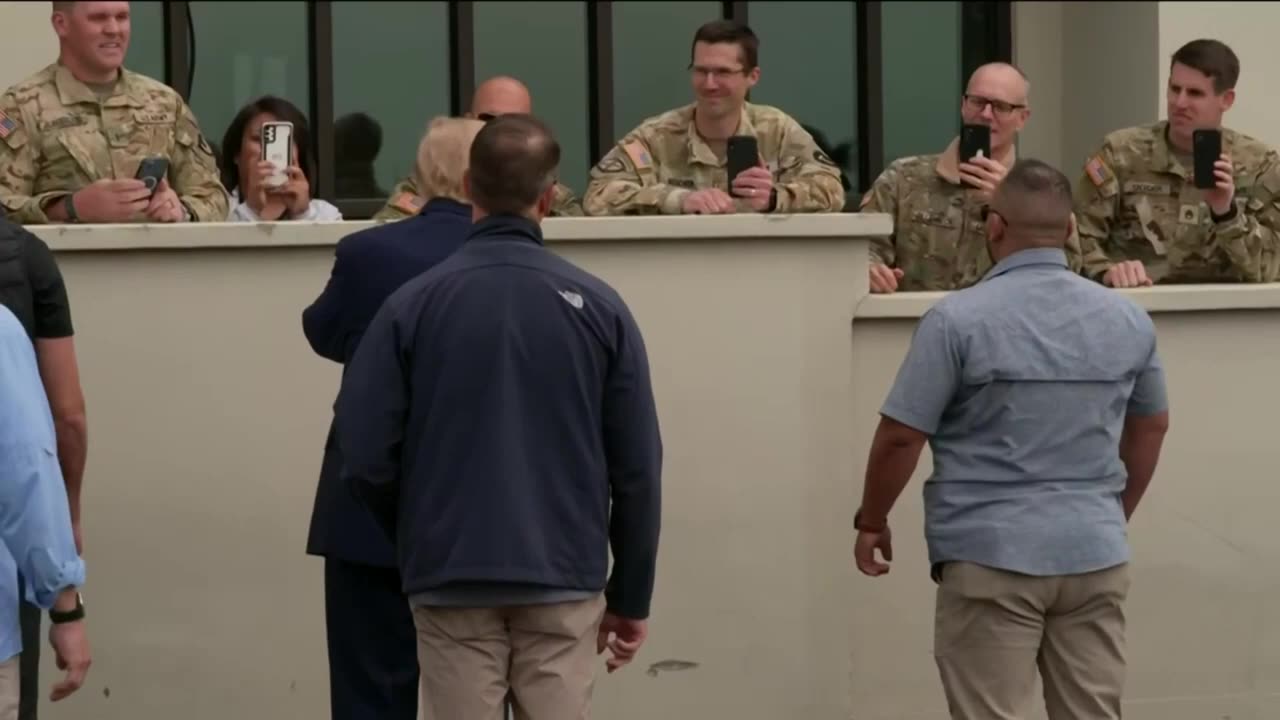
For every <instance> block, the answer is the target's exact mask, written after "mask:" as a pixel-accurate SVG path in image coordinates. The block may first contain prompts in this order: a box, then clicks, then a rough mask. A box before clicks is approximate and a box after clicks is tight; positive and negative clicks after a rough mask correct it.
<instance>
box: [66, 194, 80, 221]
mask: <svg viewBox="0 0 1280 720" xmlns="http://www.w3.org/2000/svg"><path fill="white" fill-rule="evenodd" d="M74 197H75V193H67V194H66V195H63V196H62V209H63V210H65V211H66V213H67V222H69V223H78V222H80V216H79V215H77V214H76V203H75V200H73V199H72V198H74Z"/></svg>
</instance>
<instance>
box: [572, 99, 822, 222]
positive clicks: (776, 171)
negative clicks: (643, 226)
mask: <svg viewBox="0 0 1280 720" xmlns="http://www.w3.org/2000/svg"><path fill="white" fill-rule="evenodd" d="M694 107H695V105H692V104H690V105H686V106H685V107H682V108H678V109H676V110H671V111H669V112H666V113H663V114H662V115H658V116H656V117H652V118H649V119H648V120H645V121H644V122H643V123H641V124H640V126H639V127H637V128H636V129H635V130H632V131H631V133H630V134H628V135H627V136H626V137H624V138H623V139H622V140H621V141H620V142H618V144H617V145H616V146H615V147H614V148H613V149H612V150H610V151H609V152H608V154H606V155H605V156H604V157H603V158H602V159H601V160H600V162H599V163H597V164H596V166H595V167H594V168H592V170H591V182H590V184H589V185H588V186H587V192H586V193H585V194H584V195H583V198H582V206H583V209H584V210H586V213H587V214H588V215H639V214H644V215H648V214H667V215H678V214H680V213H681V212H682V203H683V202H684V198H685V196H686V195H688V194H689V193H690V192H692V191H694V190H703V189H707V188H719V189H720V190H723V191H725V192H726V193H727V192H729V179H728V173H727V171H726V169H725V161H724V160H722V159H721V158H718V157H716V154H715V152H714V151H713V150H712V149H711V146H710V145H708V144H707V143H706V141H705V140H703V139H702V137H701V136H699V135H698V131H697V129H696V128H695V127H694V124H693V111H694ZM736 134H738V135H753V136H755V138H756V144H757V147H758V148H759V151H760V156H761V158H763V159H764V162H765V164H766V165H767V166H768V168H769V170H770V171H772V172H773V178H774V184H775V186H776V188H777V191H778V202H777V207H776V208H775V210H774V212H778V213H802V212H840V211H841V210H842V209H843V208H844V186H843V185H841V183H840V168H839V167H837V166H836V164H835V163H834V162H833V161H832V160H831V158H829V157H827V156H826V154H825V153H823V152H822V150H820V149H818V145H817V143H815V142H814V141H813V136H811V135H810V134H809V133H807V132H805V130H804V128H802V127H800V124H799V123H797V122H796V121H795V120H793V119H792V118H791V117H790V116H789V115H787V114H786V113H784V112H782V111H781V110H779V109H777V108H775V107H770V106H768V105H753V104H751V103H746V104H745V105H744V106H743V109H742V118H741V120H739V123H738V130H737V133H736ZM735 200H736V201H737V206H738V211H739V212H753V211H752V210H751V206H750V204H749V203H748V202H747V201H746V200H745V199H741V198H735Z"/></svg>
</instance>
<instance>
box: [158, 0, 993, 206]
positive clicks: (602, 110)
mask: <svg viewBox="0 0 1280 720" xmlns="http://www.w3.org/2000/svg"><path fill="white" fill-rule="evenodd" d="M584 1H586V2H587V24H586V32H587V38H586V42H587V62H588V67H587V100H588V105H589V110H588V112H589V113H590V117H589V118H588V121H587V127H588V129H589V139H588V143H589V144H588V147H589V148H590V149H591V156H590V160H591V162H593V163H594V162H598V161H599V159H600V158H601V157H603V156H604V154H605V153H606V152H608V151H609V149H610V148H611V147H612V146H613V144H614V142H616V140H617V139H616V138H614V137H611V134H612V128H613V120H614V84H613V8H612V6H611V3H610V2H609V0H584ZM448 7H449V57H450V67H449V78H450V83H449V88H450V93H449V94H450V97H449V106H450V112H451V113H453V114H454V115H460V114H461V113H463V112H465V111H466V106H467V103H468V102H469V101H470V98H471V94H472V92H473V91H474V90H475V82H476V78H475V21H474V17H475V10H474V5H473V0H448ZM747 8H748V3H747V2H745V1H737V2H722V3H721V17H723V18H725V19H732V20H740V21H742V22H747V21H748V17H747ZM855 18H856V28H851V29H850V32H851V35H852V36H853V37H854V38H855V39H856V43H857V48H856V50H857V51H856V53H855V62H856V64H857V67H855V68H854V87H852V88H850V89H849V91H850V92H853V93H856V94H857V97H858V103H857V117H856V124H857V127H856V137H857V157H858V161H857V162H858V167H857V177H858V183H857V188H856V189H857V192H858V193H859V194H862V193H865V192H866V191H867V190H868V189H870V187H871V184H872V183H873V182H874V181H875V179H876V177H878V176H879V174H880V173H881V172H882V171H883V170H884V167H885V158H884V93H883V76H884V72H883V70H884V58H883V54H882V52H881V42H880V30H881V3H880V2H857V3H856V8H855ZM164 27H165V38H164V47H165V82H166V83H167V84H168V85H169V86H170V87H172V88H173V89H174V90H176V91H178V93H179V94H180V95H182V97H183V98H184V99H188V98H190V95H191V75H190V73H191V56H192V52H191V51H192V49H193V46H194V44H195V40H196V38H194V37H193V34H194V32H195V28H194V27H192V24H191V16H190V12H189V9H188V3H187V2H166V3H164ZM960 32H961V37H960V46H961V65H962V68H963V75H962V76H963V77H966V78H967V77H968V76H969V74H970V73H972V72H973V70H974V69H975V68H977V67H978V66H979V65H981V64H983V63H986V62H993V61H1004V62H1012V61H1013V3H1012V2H1009V1H1001V2H991V1H973V2H964V3H961V28H960ZM307 35H308V53H309V58H308V59H309V63H310V68H309V73H308V75H309V82H310V84H311V107H309V108H308V111H309V114H310V120H311V123H312V126H313V128H312V147H311V148H310V150H311V153H312V155H313V157H315V158H316V173H317V179H316V191H315V196H316V197H318V198H322V199H325V200H328V201H329V202H332V203H334V204H335V205H337V207H338V208H339V209H340V210H341V211H342V214H343V217H346V218H348V219H361V218H368V217H371V216H372V215H373V213H375V212H377V211H378V209H380V208H381V207H382V205H383V204H384V203H385V202H386V198H337V197H334V187H335V185H336V176H335V167H334V157H333V154H334V148H333V131H334V127H333V122H334V118H333V6H332V2H331V1H330V0H318V1H316V2H308V3H307ZM580 190H581V189H580Z"/></svg>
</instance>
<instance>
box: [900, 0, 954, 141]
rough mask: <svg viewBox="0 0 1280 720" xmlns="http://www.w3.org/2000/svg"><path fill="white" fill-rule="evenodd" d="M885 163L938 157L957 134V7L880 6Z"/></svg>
mask: <svg viewBox="0 0 1280 720" xmlns="http://www.w3.org/2000/svg"><path fill="white" fill-rule="evenodd" d="M881 8H882V9H881V13H882V15H881V22H882V23H883V32H882V34H881V37H882V49H883V52H884V161H885V164H886V165H887V164H888V163H890V162H893V161H894V160H896V159H898V158H900V157H904V156H907V155H919V154H923V153H936V152H941V151H942V150H943V149H944V148H945V147H946V146H947V143H949V142H951V140H952V138H954V137H955V135H956V133H957V132H959V129H960V94H961V85H960V82H961V81H960V73H961V69H960V68H961V58H960V3H958V2H914V1H912V2H908V1H905V0H904V1H902V2H888V3H882V4H881Z"/></svg>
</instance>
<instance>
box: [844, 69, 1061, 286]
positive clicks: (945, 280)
mask: <svg viewBox="0 0 1280 720" xmlns="http://www.w3.org/2000/svg"><path fill="white" fill-rule="evenodd" d="M1029 93H1030V83H1029V82H1028V81H1027V78H1026V76H1025V75H1023V74H1022V71H1021V70H1019V69H1018V68H1016V67H1014V66H1013V65H1009V64H1007V63H989V64H987V65H983V66H982V67H980V68H978V69H977V70H975V71H974V72H973V75H971V76H970V77H969V84H968V86H967V87H966V89H965V93H964V96H963V97H962V100H961V105H960V115H961V118H962V119H963V121H964V123H965V124H969V125H985V126H986V127H988V128H990V129H991V157H972V158H961V157H960V141H959V139H958V138H956V139H953V140H952V141H951V144H950V145H948V146H947V149H946V150H943V151H942V152H941V153H938V154H936V155H916V156H912V157H905V158H901V159H899V160H897V161H895V162H894V163H893V164H891V165H890V166H889V167H888V168H886V169H885V171H884V172H883V173H881V174H880V177H879V178H877V179H876V181H875V184H873V185H872V187H871V189H870V190H869V191H868V192H867V194H866V195H864V196H863V198H862V202H861V204H860V206H859V207H860V210H861V212H868V213H886V214H888V215H891V216H893V219H894V231H893V234H892V235H891V236H889V237H887V238H878V239H877V240H876V241H875V242H874V243H873V244H872V246H871V271H870V273H871V292H873V293H891V292H897V291H921V290H957V289H960V288H964V287H968V286H970V285H972V284H974V283H975V282H977V281H978V280H979V279H980V278H981V277H982V276H983V274H984V273H986V272H987V270H989V269H990V268H991V258H990V257H989V256H988V255H987V246H986V241H985V237H984V233H985V230H984V227H985V223H984V222H983V219H982V210H983V208H984V207H986V206H987V203H988V202H989V201H990V199H991V191H992V189H993V188H995V186H996V185H998V184H999V183H1000V180H1001V179H1003V178H1004V176H1005V173H1006V172H1008V169H1009V167H1010V166H1012V165H1013V163H1014V162H1015V161H1016V159H1017V158H1016V157H1015V155H1016V152H1015V149H1014V144H1015V141H1016V140H1017V137H1018V133H1019V132H1020V131H1021V130H1022V128H1023V126H1024V125H1025V124H1026V122H1027V120H1028V119H1029V118H1030V117H1031V107H1030V105H1029V103H1028V95H1029ZM1067 257H1068V261H1069V263H1070V264H1071V267H1072V268H1073V269H1075V270H1079V269H1080V268H1081V267H1082V266H1083V260H1082V258H1081V253H1080V241H1079V238H1077V237H1076V236H1075V235H1074V234H1073V235H1072V237H1071V238H1070V239H1069V240H1068V241H1067Z"/></svg>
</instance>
